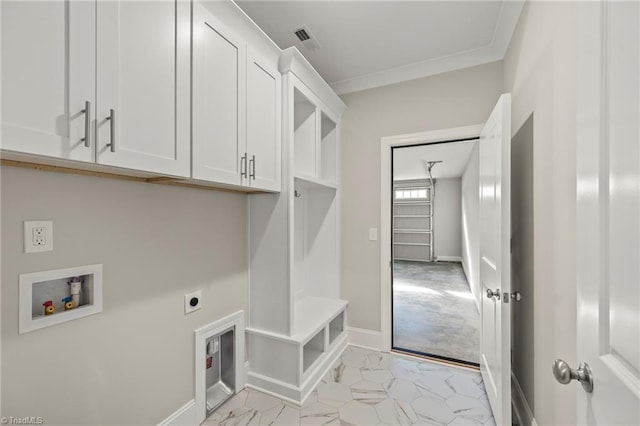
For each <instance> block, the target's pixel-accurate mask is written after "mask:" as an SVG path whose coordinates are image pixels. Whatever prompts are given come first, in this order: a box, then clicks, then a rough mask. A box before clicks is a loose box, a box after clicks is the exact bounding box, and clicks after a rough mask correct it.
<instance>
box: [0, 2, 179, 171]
mask: <svg viewBox="0 0 640 426" xmlns="http://www.w3.org/2000/svg"><path fill="white" fill-rule="evenodd" d="M189 28H190V3H189V2H188V1H185V0H174V1H106V0H105V1H102V0H101V1H93V2H90V1H58V0H56V1H42V2H19V1H8V2H2V88H3V94H2V110H3V121H2V137H3V145H2V148H3V149H5V150H9V151H17V152H21V153H29V154H37V155H45V156H49V157H56V158H63V159H71V160H80V161H87V162H93V161H95V162H97V163H100V164H105V165H110V166H118V167H124V168H128V169H134V170H139V171H145V172H152V173H159V174H166V175H173V176H183V177H187V176H189V172H190V170H189V162H190V158H189V150H190V140H189V64H190V62H189V46H190V31H189Z"/></svg>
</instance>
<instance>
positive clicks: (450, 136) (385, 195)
mask: <svg viewBox="0 0 640 426" xmlns="http://www.w3.org/2000/svg"><path fill="white" fill-rule="evenodd" d="M483 127H484V124H475V125H471V126H464V127H455V128H449V129H439V130H430V131H424V132H418V133H409V134H403V135H394V136H384V137H382V138H380V332H381V342H380V344H381V349H382V351H384V352H389V351H390V350H391V348H392V344H393V342H392V341H391V335H392V333H391V323H392V318H391V313H392V310H391V303H392V300H391V272H392V271H391V186H392V182H391V178H392V176H391V170H392V164H391V149H392V148H398V147H403V146H411V145H426V144H431V143H437V142H447V141H452V140H456V139H467V138H469V139H470V138H477V137H480V132H481V131H482V128H483Z"/></svg>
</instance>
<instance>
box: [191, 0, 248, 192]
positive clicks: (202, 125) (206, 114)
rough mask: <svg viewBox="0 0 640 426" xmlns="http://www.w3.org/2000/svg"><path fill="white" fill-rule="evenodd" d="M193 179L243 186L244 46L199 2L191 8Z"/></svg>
mask: <svg viewBox="0 0 640 426" xmlns="http://www.w3.org/2000/svg"><path fill="white" fill-rule="evenodd" d="M192 50H193V58H192V61H193V91H192V96H193V111H192V114H193V128H192V132H193V136H192V137H193V145H192V150H193V151H192V159H193V169H192V176H193V178H194V179H200V180H206V181H216V182H221V183H228V184H233V185H240V184H241V183H242V179H241V174H242V175H245V174H247V167H248V164H247V163H248V161H247V159H246V157H244V153H245V147H246V136H245V126H246V125H245V105H246V101H245V80H246V77H245V70H246V63H245V61H246V46H245V43H244V41H242V40H241V39H240V38H239V37H238V36H236V35H235V34H233V33H232V32H231V31H230V30H229V29H228V28H226V27H225V26H224V25H223V24H222V23H221V22H220V21H218V20H217V19H216V18H215V17H214V16H213V14H212V13H211V12H209V11H208V10H207V9H206V8H205V7H204V6H202V5H201V4H200V3H199V2H194V3H193V48H192Z"/></svg>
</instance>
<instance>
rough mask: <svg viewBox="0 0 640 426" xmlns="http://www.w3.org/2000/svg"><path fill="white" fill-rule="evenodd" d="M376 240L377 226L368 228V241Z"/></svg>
mask: <svg viewBox="0 0 640 426" xmlns="http://www.w3.org/2000/svg"><path fill="white" fill-rule="evenodd" d="M377 240H378V228H369V241H377Z"/></svg>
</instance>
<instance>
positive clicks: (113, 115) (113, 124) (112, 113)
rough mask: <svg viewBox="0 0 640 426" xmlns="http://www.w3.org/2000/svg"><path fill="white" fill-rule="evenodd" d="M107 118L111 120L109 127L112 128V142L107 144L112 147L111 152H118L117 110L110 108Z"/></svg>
mask: <svg viewBox="0 0 640 426" xmlns="http://www.w3.org/2000/svg"><path fill="white" fill-rule="evenodd" d="M107 120H109V121H110V123H109V129H110V130H111V142H110V143H108V144H107V146H108V147H110V148H111V152H116V111H115V110H114V109H110V110H109V116H108V117H107Z"/></svg>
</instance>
